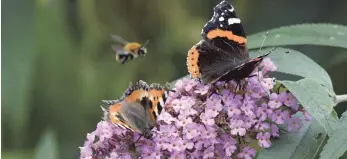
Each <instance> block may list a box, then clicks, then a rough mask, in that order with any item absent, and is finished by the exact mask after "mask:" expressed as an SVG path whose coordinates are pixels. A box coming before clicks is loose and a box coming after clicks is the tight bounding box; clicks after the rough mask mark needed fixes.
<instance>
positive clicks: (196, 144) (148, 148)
mask: <svg viewBox="0 0 347 159" xmlns="http://www.w3.org/2000/svg"><path fill="white" fill-rule="evenodd" d="M275 69H276V66H275V65H273V63H272V62H271V60H264V62H263V64H262V65H261V68H260V70H262V72H256V71H255V72H254V74H255V75H256V76H254V77H249V78H246V79H244V82H243V83H244V85H243V86H242V87H243V88H244V89H241V90H240V89H238V90H237V89H236V86H237V85H238V84H241V83H237V82H236V81H218V82H216V83H215V84H212V85H211V84H207V85H203V84H202V83H199V82H198V81H196V80H192V79H189V78H184V79H181V80H178V81H177V82H176V84H175V86H174V88H173V90H175V91H174V92H170V93H169V96H168V99H167V100H166V103H165V106H164V108H163V110H162V111H161V113H160V114H159V116H158V118H157V123H156V125H155V127H154V128H153V129H152V134H153V135H152V137H151V138H150V139H146V138H144V137H143V136H141V135H139V134H138V133H136V132H131V131H129V130H125V129H123V128H120V127H118V126H115V125H113V124H111V123H110V122H108V121H101V122H100V123H98V125H97V129H96V130H95V131H94V132H92V133H90V134H88V135H87V141H85V144H84V145H83V146H82V147H80V151H81V155H80V157H81V158H83V159H87V158H138V157H141V158H188V157H189V156H191V157H194V158H216V157H217V158H230V157H233V158H234V157H237V158H244V159H251V158H254V157H255V156H256V153H257V152H256V149H255V148H254V147H251V146H252V145H251V144H250V143H251V141H257V142H258V145H259V146H260V147H263V148H269V147H271V140H272V138H274V137H280V135H281V131H280V129H279V126H281V127H287V130H288V131H290V132H292V131H299V129H300V128H301V124H302V122H303V121H302V120H301V118H297V117H294V116H293V115H294V114H296V113H297V112H299V111H300V112H302V113H303V114H304V116H305V117H306V119H310V116H309V114H308V113H307V112H306V111H305V110H304V109H303V108H302V107H301V106H300V104H299V103H298V101H297V100H296V98H295V97H294V96H293V94H291V93H290V92H288V91H282V92H279V89H278V88H275V82H274V79H273V78H270V77H268V75H267V72H268V71H273V70H275ZM256 70H257V69H256ZM139 120H140V119H139ZM143 120H146V119H143ZM253 146H254V145H253Z"/></svg>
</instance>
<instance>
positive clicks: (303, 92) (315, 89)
mask: <svg viewBox="0 0 347 159" xmlns="http://www.w3.org/2000/svg"><path fill="white" fill-rule="evenodd" d="M281 83H282V84H283V85H284V86H285V87H286V88H287V89H288V90H289V91H290V92H291V93H293V95H294V96H295V97H296V99H298V101H299V102H300V104H301V105H302V106H303V107H304V108H305V109H306V110H307V111H308V112H309V113H310V115H311V116H312V117H313V118H315V119H316V120H317V121H318V122H319V123H320V124H321V125H322V126H323V127H324V128H325V129H326V130H327V131H328V132H329V133H332V129H331V121H335V120H336V119H337V116H333V115H332V114H336V113H332V112H333V111H335V110H334V109H333V106H334V98H333V97H331V96H330V94H329V92H328V91H327V89H326V88H325V87H324V86H322V85H320V84H319V83H317V82H316V81H314V80H312V79H309V78H305V79H302V80H299V81H297V82H292V81H282V82H281Z"/></svg>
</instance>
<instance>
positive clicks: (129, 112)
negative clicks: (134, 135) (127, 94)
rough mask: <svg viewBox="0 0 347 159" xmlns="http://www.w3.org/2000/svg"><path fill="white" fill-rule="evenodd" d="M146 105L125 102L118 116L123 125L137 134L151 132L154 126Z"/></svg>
mask: <svg viewBox="0 0 347 159" xmlns="http://www.w3.org/2000/svg"><path fill="white" fill-rule="evenodd" d="M148 107H149V105H148V104H145V105H144V104H143V103H139V102H132V103H127V102H125V103H124V104H123V105H122V106H121V109H120V114H121V116H122V119H124V121H125V123H127V124H128V125H129V126H130V127H131V128H133V129H134V130H136V131H137V132H139V133H141V134H143V133H144V132H147V131H149V130H151V129H152V128H153V126H154V124H155V120H152V118H151V114H150V112H149V111H147V110H148V109H149V108H148Z"/></svg>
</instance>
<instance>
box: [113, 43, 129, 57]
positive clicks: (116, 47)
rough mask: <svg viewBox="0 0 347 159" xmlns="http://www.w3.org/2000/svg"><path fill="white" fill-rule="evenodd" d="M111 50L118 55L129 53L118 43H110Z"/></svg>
mask: <svg viewBox="0 0 347 159" xmlns="http://www.w3.org/2000/svg"><path fill="white" fill-rule="evenodd" d="M112 50H113V51H115V52H116V54H118V55H127V54H129V53H128V52H126V51H125V50H124V49H123V48H122V47H121V46H119V45H112Z"/></svg>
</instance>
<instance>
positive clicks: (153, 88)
mask: <svg viewBox="0 0 347 159" xmlns="http://www.w3.org/2000/svg"><path fill="white" fill-rule="evenodd" d="M167 97H168V88H166V87H164V86H162V85H160V84H156V83H153V84H151V85H150V88H149V91H148V99H149V103H150V104H149V105H150V107H149V109H148V111H149V112H150V114H151V119H152V120H154V121H156V119H157V117H158V116H159V114H160V112H161V111H162V110H163V107H164V106H165V102H166V99H167Z"/></svg>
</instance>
